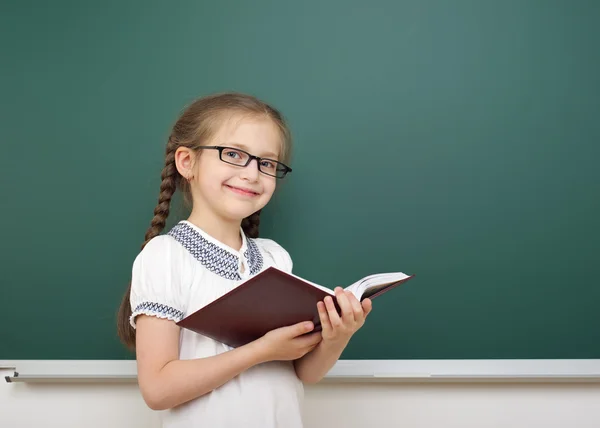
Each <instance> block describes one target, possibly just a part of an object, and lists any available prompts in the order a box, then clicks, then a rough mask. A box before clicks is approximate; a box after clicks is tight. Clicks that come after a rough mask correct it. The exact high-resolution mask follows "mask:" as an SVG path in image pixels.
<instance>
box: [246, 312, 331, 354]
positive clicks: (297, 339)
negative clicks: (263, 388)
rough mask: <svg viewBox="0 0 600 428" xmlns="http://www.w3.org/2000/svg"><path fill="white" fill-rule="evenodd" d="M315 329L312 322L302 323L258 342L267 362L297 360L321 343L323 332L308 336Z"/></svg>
mask: <svg viewBox="0 0 600 428" xmlns="http://www.w3.org/2000/svg"><path fill="white" fill-rule="evenodd" d="M313 329H314V325H313V323H312V322H310V321H307V322H301V323H298V324H294V325H290V326H287V327H281V328H277V329H275V330H272V331H270V332H268V333H267V334H265V335H264V336H263V337H261V338H260V339H258V340H257V341H256V345H258V346H260V349H261V351H262V352H263V355H264V358H265V360H266V361H274V360H279V361H281V360H296V359H298V358H300V357H302V356H304V355H305V354H307V353H309V352H310V351H312V350H313V349H314V348H315V347H316V346H317V345H318V344H319V342H321V332H317V333H312V334H306V333H309V332H310V331H312V330H313Z"/></svg>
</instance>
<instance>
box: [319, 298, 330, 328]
mask: <svg viewBox="0 0 600 428" xmlns="http://www.w3.org/2000/svg"><path fill="white" fill-rule="evenodd" d="M317 310H318V311H319V320H320V321H321V327H322V329H323V333H329V332H330V331H331V328H332V327H331V322H329V315H328V314H327V309H326V308H325V303H323V302H318V303H317Z"/></svg>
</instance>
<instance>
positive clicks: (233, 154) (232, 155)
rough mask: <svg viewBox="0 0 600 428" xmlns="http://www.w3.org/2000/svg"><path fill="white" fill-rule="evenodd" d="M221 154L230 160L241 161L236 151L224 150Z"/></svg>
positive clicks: (239, 154) (240, 156)
mask: <svg viewBox="0 0 600 428" xmlns="http://www.w3.org/2000/svg"><path fill="white" fill-rule="evenodd" d="M223 154H224V155H225V156H227V157H229V158H231V159H241V158H242V154H241V153H240V152H238V151H237V150H232V149H226V150H224V151H223Z"/></svg>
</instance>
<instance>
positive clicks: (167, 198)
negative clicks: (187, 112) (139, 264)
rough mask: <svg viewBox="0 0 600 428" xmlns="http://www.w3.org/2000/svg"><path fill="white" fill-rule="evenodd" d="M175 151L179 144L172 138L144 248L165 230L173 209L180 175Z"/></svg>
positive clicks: (169, 142)
mask: <svg viewBox="0 0 600 428" xmlns="http://www.w3.org/2000/svg"><path fill="white" fill-rule="evenodd" d="M175 150H177V143H176V142H175V140H174V138H173V137H172V136H171V137H170V138H169V141H168V142H167V148H166V153H165V166H164V168H163V170H162V173H161V178H162V182H161V183H160V193H159V195H158V204H157V205H156V207H155V208H154V217H152V221H151V222H150V227H149V228H148V230H147V231H146V235H145V236H144V243H143V244H142V248H144V247H145V246H146V244H147V243H148V242H149V241H150V240H151V239H152V238H154V237H156V236H158V235H159V234H160V232H162V231H163V229H164V228H165V224H166V221H167V217H169V212H170V208H171V198H172V197H173V194H174V193H175V190H177V182H178V181H179V173H178V172H177V167H176V166H175Z"/></svg>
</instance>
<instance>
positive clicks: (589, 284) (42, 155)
mask: <svg viewBox="0 0 600 428" xmlns="http://www.w3.org/2000/svg"><path fill="white" fill-rule="evenodd" d="M598 22H600V3H599V2H597V1H593V0H590V1H584V0H576V1H572V0H570V1H569V0H561V1H559V0H548V1H544V2H539V1H523V0H511V1H494V2H492V1H479V0H472V1H467V0H459V1H453V2H449V1H441V0H440V1H422V0H400V1H374V2H364V1H356V0H351V1H341V0H335V1H332V0H330V1H318V2H316V1H315V2H313V1H308V2H270V1H254V2H244V1H237V2H197V1H182V2H164V1H148V0H146V1H127V2H122V1H104V2H101V3H99V2H85V1H83V2H75V1H70V2H68V1H56V2H52V3H47V2H41V1H40V2H34V3H32V2H9V4H3V5H2V10H1V12H0V44H1V46H2V67H1V68H0V69H1V71H0V73H1V74H0V76H1V77H0V94H1V100H2V101H1V104H0V108H1V110H0V125H1V126H0V130H1V144H2V150H1V152H0V153H1V155H0V159H1V162H0V164H1V168H0V179H1V180H0V182H1V183H2V184H1V186H2V196H3V197H2V209H1V210H0V224H1V225H2V228H3V231H2V239H1V246H0V263H1V270H0V284H1V295H0V300H1V301H2V310H1V311H0V343H1V346H0V358H1V359H122V358H123V359H125V358H132V355H130V354H129V353H128V352H126V351H125V350H124V348H123V347H122V346H121V345H120V343H119V342H118V340H117V337H116V332H115V331H116V330H115V313H116V309H117V307H118V304H119V302H120V299H121V296H122V294H123V292H124V290H125V289H126V286H127V282H128V280H129V275H130V271H131V264H132V262H133V259H134V257H135V255H136V254H137V252H138V249H139V246H140V244H141V242H142V239H143V235H144V232H145V230H146V228H147V226H148V224H149V221H150V218H151V214H152V210H153V207H154V205H155V203H156V199H157V196H158V184H159V180H160V178H159V174H160V169H161V166H162V162H163V151H164V145H165V140H166V137H167V135H168V133H169V128H170V126H171V124H172V123H173V121H174V120H175V118H176V117H177V115H178V114H179V112H180V111H181V109H182V108H183V106H184V105H186V104H187V103H189V102H190V101H191V100H192V99H194V98H196V97H198V96H202V95H206V94H209V93H213V92H217V91H226V90H236V91H242V92H248V93H252V94H254V95H257V96H259V97H260V98H263V99H265V100H266V101H269V102H271V103H273V104H274V105H275V106H276V107H278V108H280V109H281V110H282V111H283V113H284V114H285V115H286V117H287V118H288V120H289V123H290V125H291V128H292V130H293V133H294V137H295V142H296V146H295V154H294V159H293V164H292V166H293V168H294V172H293V173H292V175H291V176H290V177H289V180H287V181H286V182H285V184H284V185H283V186H282V187H281V189H280V191H279V193H278V194H277V196H276V198H275V199H274V200H273V203H272V205H270V206H269V207H268V209H267V210H266V212H265V213H264V215H263V220H262V234H263V236H266V237H270V238H273V239H276V240H277V241H278V242H280V243H281V244H282V245H284V246H285V247H286V248H287V249H288V251H289V252H290V253H291V255H292V257H293V259H294V262H295V272H296V273H297V274H299V275H303V276H305V277H307V278H309V279H311V280H313V281H316V282H319V283H322V284H324V285H328V286H331V287H333V286H335V285H338V284H347V283H350V282H352V281H354V280H355V279H357V278H359V277H362V276H363V275H366V274H368V273H372V272H379V271H390V270H392V271H396V270H401V271H404V272H406V273H414V274H416V275H417V276H416V278H415V279H414V280H413V281H411V282H409V283H407V284H406V286H403V287H400V288H398V289H397V290H394V292H392V293H389V294H388V295H386V296H385V297H382V298H381V299H380V300H377V301H375V305H374V310H373V313H372V314H371V315H370V317H369V320H368V322H367V325H365V327H364V328H363V329H362V330H361V331H360V332H359V333H357V335H356V336H355V337H354V340H353V341H352V343H351V344H350V346H349V347H348V348H347V350H346V352H345V353H344V355H343V358H347V359H377V358H382V359H424V358H427V359H454V358H489V359H493V358H600V329H599V328H598V326H599V325H600V310H599V307H600V280H599V278H600V227H599V221H600V220H599V219H600V166H599V159H600V56H599V55H598V43H599V42H600V26H599V25H598ZM173 215H174V217H173V218H172V221H175V220H177V219H178V217H176V216H177V215H185V211H175V212H174V213H173Z"/></svg>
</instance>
